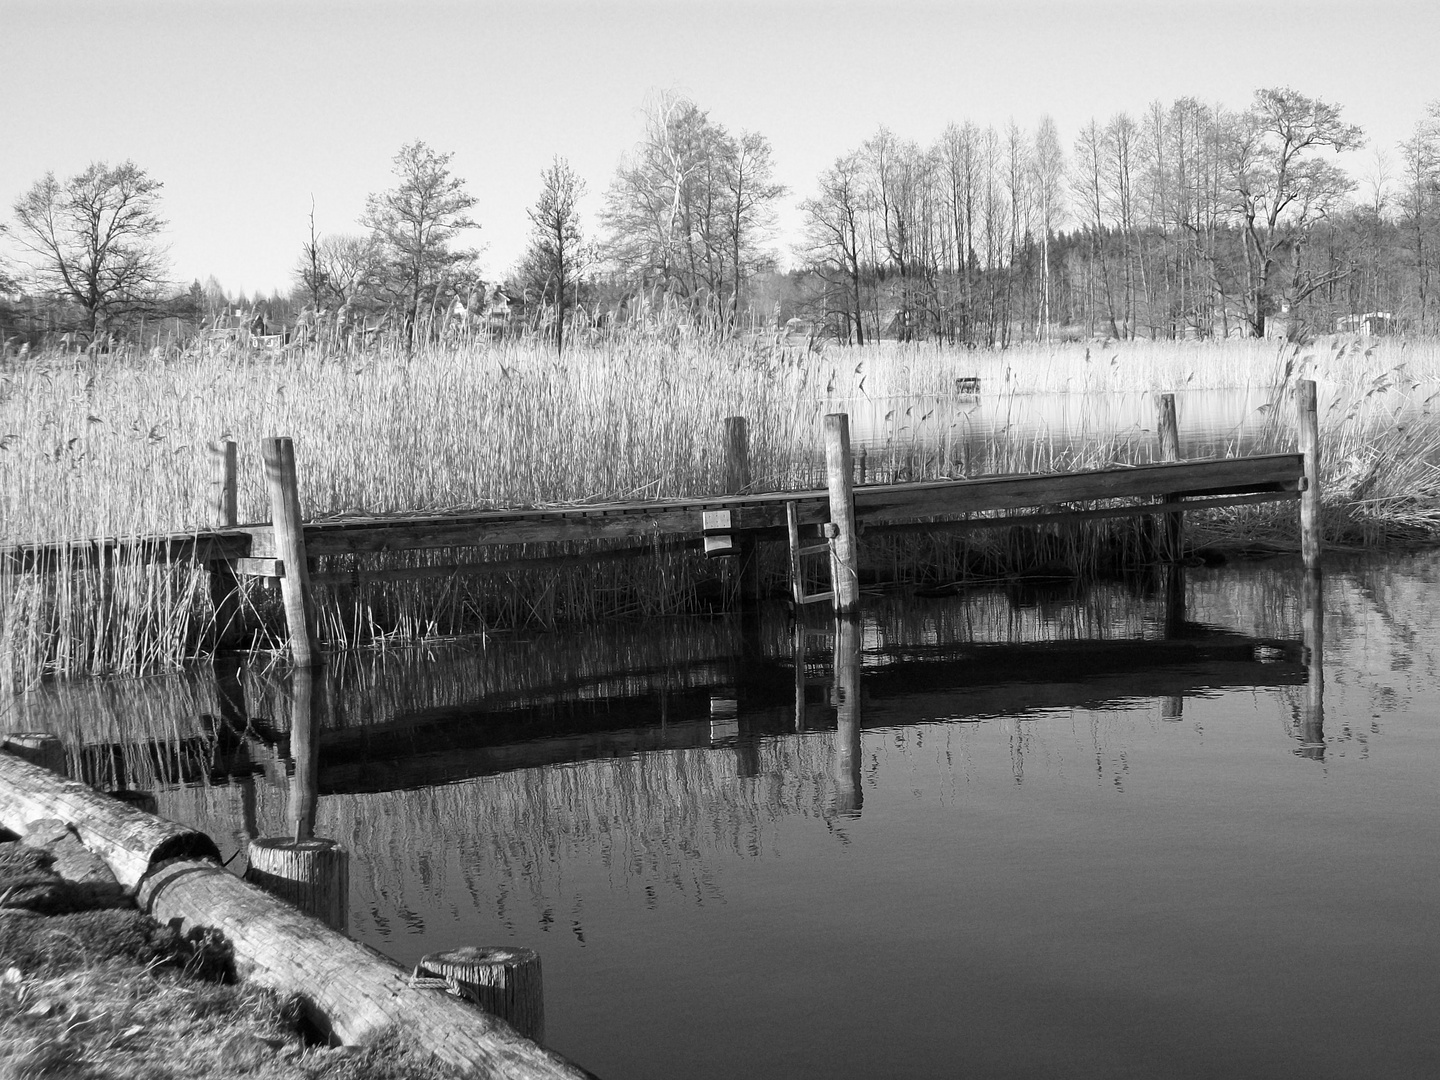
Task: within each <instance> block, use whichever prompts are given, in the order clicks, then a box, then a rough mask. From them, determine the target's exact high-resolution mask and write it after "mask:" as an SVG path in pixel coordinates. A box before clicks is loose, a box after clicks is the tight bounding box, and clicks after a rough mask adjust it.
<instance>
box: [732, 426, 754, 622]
mask: <svg viewBox="0 0 1440 1080" xmlns="http://www.w3.org/2000/svg"><path fill="white" fill-rule="evenodd" d="M750 484H751V477H750V421H748V420H746V419H745V417H743V416H727V417H726V418H725V494H727V495H743V494H745V493H746V492H748V491H749V490H750ZM738 569H739V572H740V599H741V601H742V602H753V601H756V600H759V599H760V560H759V559H758V558H757V557H756V552H755V541H753V540H742V541H741V542H740V547H739V564H738Z"/></svg>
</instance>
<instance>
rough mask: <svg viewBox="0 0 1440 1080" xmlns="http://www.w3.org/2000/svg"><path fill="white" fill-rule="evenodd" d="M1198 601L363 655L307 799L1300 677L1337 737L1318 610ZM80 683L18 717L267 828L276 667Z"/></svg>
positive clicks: (348, 676) (286, 697)
mask: <svg viewBox="0 0 1440 1080" xmlns="http://www.w3.org/2000/svg"><path fill="white" fill-rule="evenodd" d="M1184 595H1185V593H1184V584H1183V580H1181V578H1180V575H1179V574H1178V573H1175V574H1171V575H1169V577H1168V579H1167V580H1166V581H1162V582H1161V584H1160V586H1159V588H1158V589H1156V590H1154V591H1153V592H1150V593H1144V592H1142V593H1138V594H1137V593H1133V592H1126V591H1124V590H1121V589H1118V588H1117V589H1114V590H1109V591H1107V590H1104V589H1101V590H1098V591H1097V592H1096V594H1095V595H1093V596H1091V597H1088V598H1086V599H1085V601H1084V602H1083V603H1081V604H1080V605H1078V611H1079V613H1080V614H1079V616H1078V617H1077V620H1076V625H1075V626H1074V629H1075V630H1076V632H1077V633H1080V634H1087V633H1089V634H1100V635H1102V636H1085V637H1076V638H1073V639H1066V640H1051V641H1043V642H1037V641H1024V640H1020V641H1003V640H994V639H995V638H997V637H1002V636H1004V633H1005V632H1007V631H1008V632H1010V633H1011V635H1012V636H1013V635H1014V633H1015V632H1016V631H1017V629H1018V631H1019V633H1020V635H1021V636H1022V637H1023V636H1025V633H1026V629H1025V617H1024V612H1023V611H1021V612H1019V613H1017V611H1016V610H1015V609H1014V608H1013V607H1012V606H1011V605H1010V604H1009V603H1008V602H1007V601H1005V600H1004V599H1003V597H997V596H996V595H992V596H990V597H989V598H988V600H987V599H986V598H985V597H981V598H980V599H979V600H977V599H976V598H974V597H971V598H969V599H968V600H967V601H966V602H964V604H963V605H962V604H958V603H957V604H956V605H953V606H952V607H948V608H947V607H946V606H944V605H935V606H932V607H931V608H930V609H927V610H925V611H920V612H919V613H917V611H916V610H915V609H913V608H912V609H909V610H907V609H905V608H903V607H894V608H885V607H883V606H881V607H880V608H878V609H877V610H875V611H872V612H871V613H870V614H868V615H867V616H866V617H865V619H864V620H862V621H858V622H849V621H845V620H841V621H839V622H837V623H833V624H832V623H828V622H827V623H825V624H821V625H817V626H814V627H811V628H810V631H809V632H805V628H804V627H803V626H800V627H795V626H794V625H793V624H792V623H791V622H789V621H788V620H787V616H786V615H785V613H784V611H783V610H780V609H774V610H772V611H771V612H770V613H769V614H768V615H767V616H765V617H762V618H760V619H758V620H750V621H744V622H742V620H740V619H738V618H728V619H712V620H697V621H687V622H684V623H673V624H667V625H665V626H664V627H662V628H660V629H659V631H658V632H656V631H655V630H654V629H653V628H637V627H625V628H621V629H620V630H619V631H618V632H617V633H615V634H613V635H610V636H609V637H605V638H602V637H600V636H598V635H585V636H577V637H573V638H547V639H544V640H537V641H513V642H509V643H499V642H497V643H492V644H491V645H490V646H488V647H486V648H484V649H476V648H468V649H466V648H460V649H455V650H452V651H450V652H444V653H442V652H427V653H379V654H375V655H374V656H371V657H363V656H351V657H347V658H345V659H344V660H343V661H342V662H340V663H336V664H334V665H332V666H329V667H326V668H325V669H323V670H322V671H320V672H318V673H317V675H316V682H315V691H314V694H313V698H314V701H315V703H316V704H315V707H314V708H313V709H310V708H306V709H303V710H300V711H301V712H303V713H306V714H310V715H312V723H313V724H314V726H315V731H314V733H313V734H314V738H313V743H312V745H313V746H314V748H315V753H314V757H313V760H312V761H311V762H310V768H312V769H314V770H315V776H314V780H313V783H314V791H315V792H316V793H317V796H324V795H333V794H338V793H344V792H381V791H388V790H399V789H408V788H423V787H430V786H434V785H437V784H448V783H455V782H457V781H462V780H466V779H471V778H475V777H481V776H489V775H495V774H499V773H504V772H508V771H511V770H516V769H530V768H540V767H545V766H551V765H558V764H565V763H575V762H583V761H589V760H598V759H605V758H614V757H623V756H628V755H634V754H643V753H647V752H652V751H662V750H672V751H673V750H681V749H689V748H702V747H710V746H712V745H716V744H717V743H724V744H727V745H729V746H730V747H731V748H732V749H733V751H734V753H735V755H736V758H737V762H738V769H739V773H740V775H750V774H753V771H754V769H755V768H757V765H756V755H755V752H754V746H755V743H756V742H757V740H760V739H765V738H770V737H775V736H781V735H787V734H792V733H796V732H802V731H805V732H829V731H837V730H838V731H839V732H840V733H841V734H842V736H843V737H842V739H841V740H840V744H839V745H838V746H837V753H840V754H842V755H843V754H845V753H846V751H847V748H849V747H850V746H851V744H852V743H853V742H854V741H855V740H856V739H858V732H859V731H861V730H863V729H865V728H875V727H883V726H887V725H889V724H894V723H899V722H903V721H902V718H905V717H914V716H915V715H917V714H918V715H922V716H925V717H929V718H933V719H935V720H940V721H966V720H981V719H986V718H995V717H1024V716H1027V715H1036V714H1039V713H1042V712H1044V711H1046V710H1053V709H1060V708H1075V707H1102V706H1105V705H1106V704H1107V703H1115V702H1133V701H1134V700H1136V699H1146V698H1148V699H1160V701H1161V702H1162V714H1163V715H1165V716H1166V718H1168V719H1177V718H1179V717H1180V715H1181V714H1182V712H1183V702H1184V699H1185V698H1186V697H1192V696H1194V695H1197V694H1207V693H1211V692H1215V691H1218V690H1222V689H1227V688H1234V687H1278V686H1301V685H1308V687H1309V691H1310V699H1309V700H1308V703H1307V705H1306V716H1307V718H1308V719H1306V720H1305V721H1304V722H1303V723H1302V724H1301V727H1303V728H1304V732H1303V734H1304V739H1305V741H1306V742H1307V744H1308V745H1309V746H1311V748H1312V750H1313V749H1315V748H1323V731H1322V727H1321V723H1322V721H1321V714H1320V704H1319V703H1320V693H1321V685H1322V678H1321V676H1320V673H1319V665H1320V656H1321V652H1320V649H1319V648H1318V647H1317V646H1315V645H1312V644H1311V642H1312V641H1318V633H1319V631H1318V625H1319V624H1318V622H1317V621H1316V620H1317V619H1318V611H1319V605H1318V601H1317V602H1316V603H1314V604H1311V605H1310V607H1309V608H1308V609H1307V610H1308V611H1309V612H1310V613H1311V615H1310V617H1309V618H1307V621H1306V623H1305V626H1306V630H1307V641H1306V643H1305V644H1306V645H1307V646H1309V647H1308V648H1305V647H1302V645H1301V643H1299V642H1295V641H1277V640H1272V639H1266V638H1257V637H1251V636H1246V635H1241V634H1237V633H1232V632H1228V631H1224V630H1220V629H1217V628H1214V627H1206V626H1200V625H1197V624H1193V623H1190V622H1187V621H1186V619H1185V611H1184ZM1316 595H1318V592H1317V594H1316ZM987 603H988V604H989V607H987ZM956 612H963V615H957V614H956ZM987 612H988V614H987ZM977 613H978V614H979V616H980V617H979V618H978V619H977V617H976V616H977ZM1312 622H1313V623H1314V626H1312V625H1311V624H1312ZM797 630H798V631H799V632H798V633H797ZM1117 631H1118V633H1119V634H1122V635H1124V636H1116V637H1105V636H1103V634H1106V633H1109V634H1114V633H1117ZM1307 662H1308V665H1309V666H1308V668H1307ZM817 673H818V674H819V676H820V677H819V678H818V679H817V678H816V675H817ZM146 689H148V690H149V692H148V693H147V692H145V691H146ZM72 692H73V693H74V695H75V696H77V697H79V698H80V700H73V699H72V700H68V701H67V694H66V693H65V692H64V689H63V688H56V690H55V692H54V693H53V694H52V696H51V697H50V698H49V699H48V707H47V699H44V698H43V697H42V698H40V699H37V700H36V701H34V702H31V703H30V706H29V710H28V712H27V713H26V715H25V716H24V717H23V718H22V719H21V721H20V722H21V723H22V724H23V726H25V727H27V728H29V729H31V730H35V729H49V730H52V731H54V732H56V733H57V734H60V735H61V736H62V738H63V739H64V740H65V742H66V744H67V747H68V751H69V753H70V754H71V755H72V757H73V760H74V761H75V762H76V763H77V765H78V772H79V773H80V774H81V775H84V776H85V777H86V778H87V779H88V780H90V781H91V782H93V783H96V784H98V785H100V786H105V787H110V788H131V789H144V790H155V789H165V788H174V787H177V786H182V785H184V784H187V783H194V782H208V783H224V782H226V781H227V780H229V779H234V780H236V781H238V782H241V783H243V784H244V785H245V786H247V787H250V788H251V789H252V791H251V793H250V794H249V795H248V796H247V798H246V800H245V801H246V805H247V807H248V809H247V810H246V817H247V818H249V819H253V818H254V815H255V810H254V808H253V802H254V798H255V796H254V794H253V787H254V784H255V780H256V779H261V782H262V783H268V784H270V785H271V786H275V785H278V784H280V783H281V782H283V781H286V780H287V778H288V777H289V775H290V774H292V773H293V772H294V764H293V759H294V757H295V749H296V746H295V729H294V723H295V720H294V719H293V718H294V717H297V716H298V715H299V714H298V713H297V711H296V709H297V705H298V704H299V701H298V700H297V693H296V687H295V686H294V684H293V682H292V680H291V678H290V677H289V676H287V675H286V674H284V673H283V672H254V671H245V670H242V669H240V668H238V667H236V666H229V667H220V668H218V669H217V670H216V671H215V672H214V673H213V676H212V677H211V678H210V679H209V680H206V679H205V678H203V677H195V678H191V679H189V680H170V681H157V682H155V683H151V684H147V686H146V687H142V686H139V685H136V684H127V683H110V684H85V685H84V686H83V687H76V688H73V691H72ZM717 702H719V703H721V705H720V706H718V707H719V708H721V709H722V711H724V715H723V716H718V714H717V711H716V710H717V704H716V703H717ZM717 716H718V719H717ZM12 726H13V725H12ZM1320 752H1322V753H1323V749H1321V750H1320ZM1312 756H1313V755H1312ZM846 772H848V770H841V772H840V773H838V774H837V776H840V777H842V778H843V776H844V775H845V773H846ZM854 799H855V803H856V806H857V808H858V802H859V799H858V793H856V794H855V796H854ZM842 801H843V800H842ZM313 812H314V811H313V807H312V808H310V809H309V810H308V811H307V812H306V813H305V815H304V816H305V817H307V818H310V817H313ZM291 816H292V820H291V821H290V822H288V823H287V829H288V830H293V829H294V826H295V821H294V820H293V818H294V815H293V814H292V815H291Z"/></svg>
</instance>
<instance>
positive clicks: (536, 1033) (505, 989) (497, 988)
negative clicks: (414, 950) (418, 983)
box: [415, 945, 545, 1043]
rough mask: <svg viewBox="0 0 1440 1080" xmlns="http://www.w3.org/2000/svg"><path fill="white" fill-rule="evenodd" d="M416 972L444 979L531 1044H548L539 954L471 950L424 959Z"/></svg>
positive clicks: (518, 949)
mask: <svg viewBox="0 0 1440 1080" xmlns="http://www.w3.org/2000/svg"><path fill="white" fill-rule="evenodd" d="M415 972H416V974H417V975H419V976H421V977H424V976H426V975H428V976H430V977H431V978H436V979H444V980H445V981H446V982H448V983H449V984H450V985H451V987H453V988H454V990H455V991H457V992H458V994H459V996H460V997H463V998H464V999H466V1000H467V1001H473V1002H474V1003H475V1004H476V1005H479V1006H480V1007H481V1008H482V1009H484V1010H485V1011H486V1012H488V1013H490V1014H492V1015H494V1016H498V1017H500V1019H501V1020H504V1021H505V1022H506V1023H507V1024H509V1025H510V1026H511V1027H512V1028H514V1029H515V1030H516V1031H518V1032H519V1033H520V1034H521V1035H524V1036H525V1037H526V1038H527V1039H530V1040H532V1041H533V1042H537V1043H543V1042H544V1041H545V991H544V986H543V985H542V980H541V977H540V954H539V953H537V952H536V951H535V950H534V949H522V948H496V947H486V946H476V945H471V946H467V947H465V948H462V949H452V950H451V951H450V952H443V953H431V954H430V955H428V956H425V957H422V958H421V960H420V965H419V967H417V968H416V969H415Z"/></svg>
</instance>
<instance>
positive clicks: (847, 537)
mask: <svg viewBox="0 0 1440 1080" xmlns="http://www.w3.org/2000/svg"><path fill="white" fill-rule="evenodd" d="M854 468H855V465H854V459H853V458H852V457H851V456H850V418H849V417H848V416H846V415H845V414H844V413H831V414H830V415H828V416H826V417H825V479H826V482H827V484H828V488H829V490H828V498H827V499H826V502H827V504H828V506H829V510H830V522H831V523H832V524H833V525H834V526H835V529H834V532H835V535H834V536H833V537H831V539H830V588H831V591H832V592H833V593H834V594H835V598H834V599H835V612H836V614H839V615H850V614H853V613H854V612H856V611H858V610H859V608H860V551H859V537H858V536H857V533H856V524H855V521H856V507H855V479H854Z"/></svg>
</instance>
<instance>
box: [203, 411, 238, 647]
mask: <svg viewBox="0 0 1440 1080" xmlns="http://www.w3.org/2000/svg"><path fill="white" fill-rule="evenodd" d="M210 460H211V464H212V465H213V466H214V480H213V483H212V485H211V486H212V489H213V498H212V499H211V516H212V518H213V520H214V524H215V526H216V528H220V529H227V528H232V527H234V526H235V525H237V524H238V523H239V521H240V512H239V503H238V500H237V498H236V492H237V490H238V489H237V484H236V463H237V461H238V460H239V454H238V452H237V447H236V445H235V440H234V439H225V440H222V441H221V442H218V443H212V444H211V446H210ZM210 603H211V606H212V607H213V608H214V611H215V649H216V651H217V652H220V651H223V650H225V649H227V648H230V647H232V646H233V645H235V644H236V643H237V641H238V638H239V631H240V581H239V579H238V578H237V577H236V576H235V570H234V568H233V567H232V566H231V565H230V563H229V562H227V561H225V560H224V559H215V560H212V561H211V563H210Z"/></svg>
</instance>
